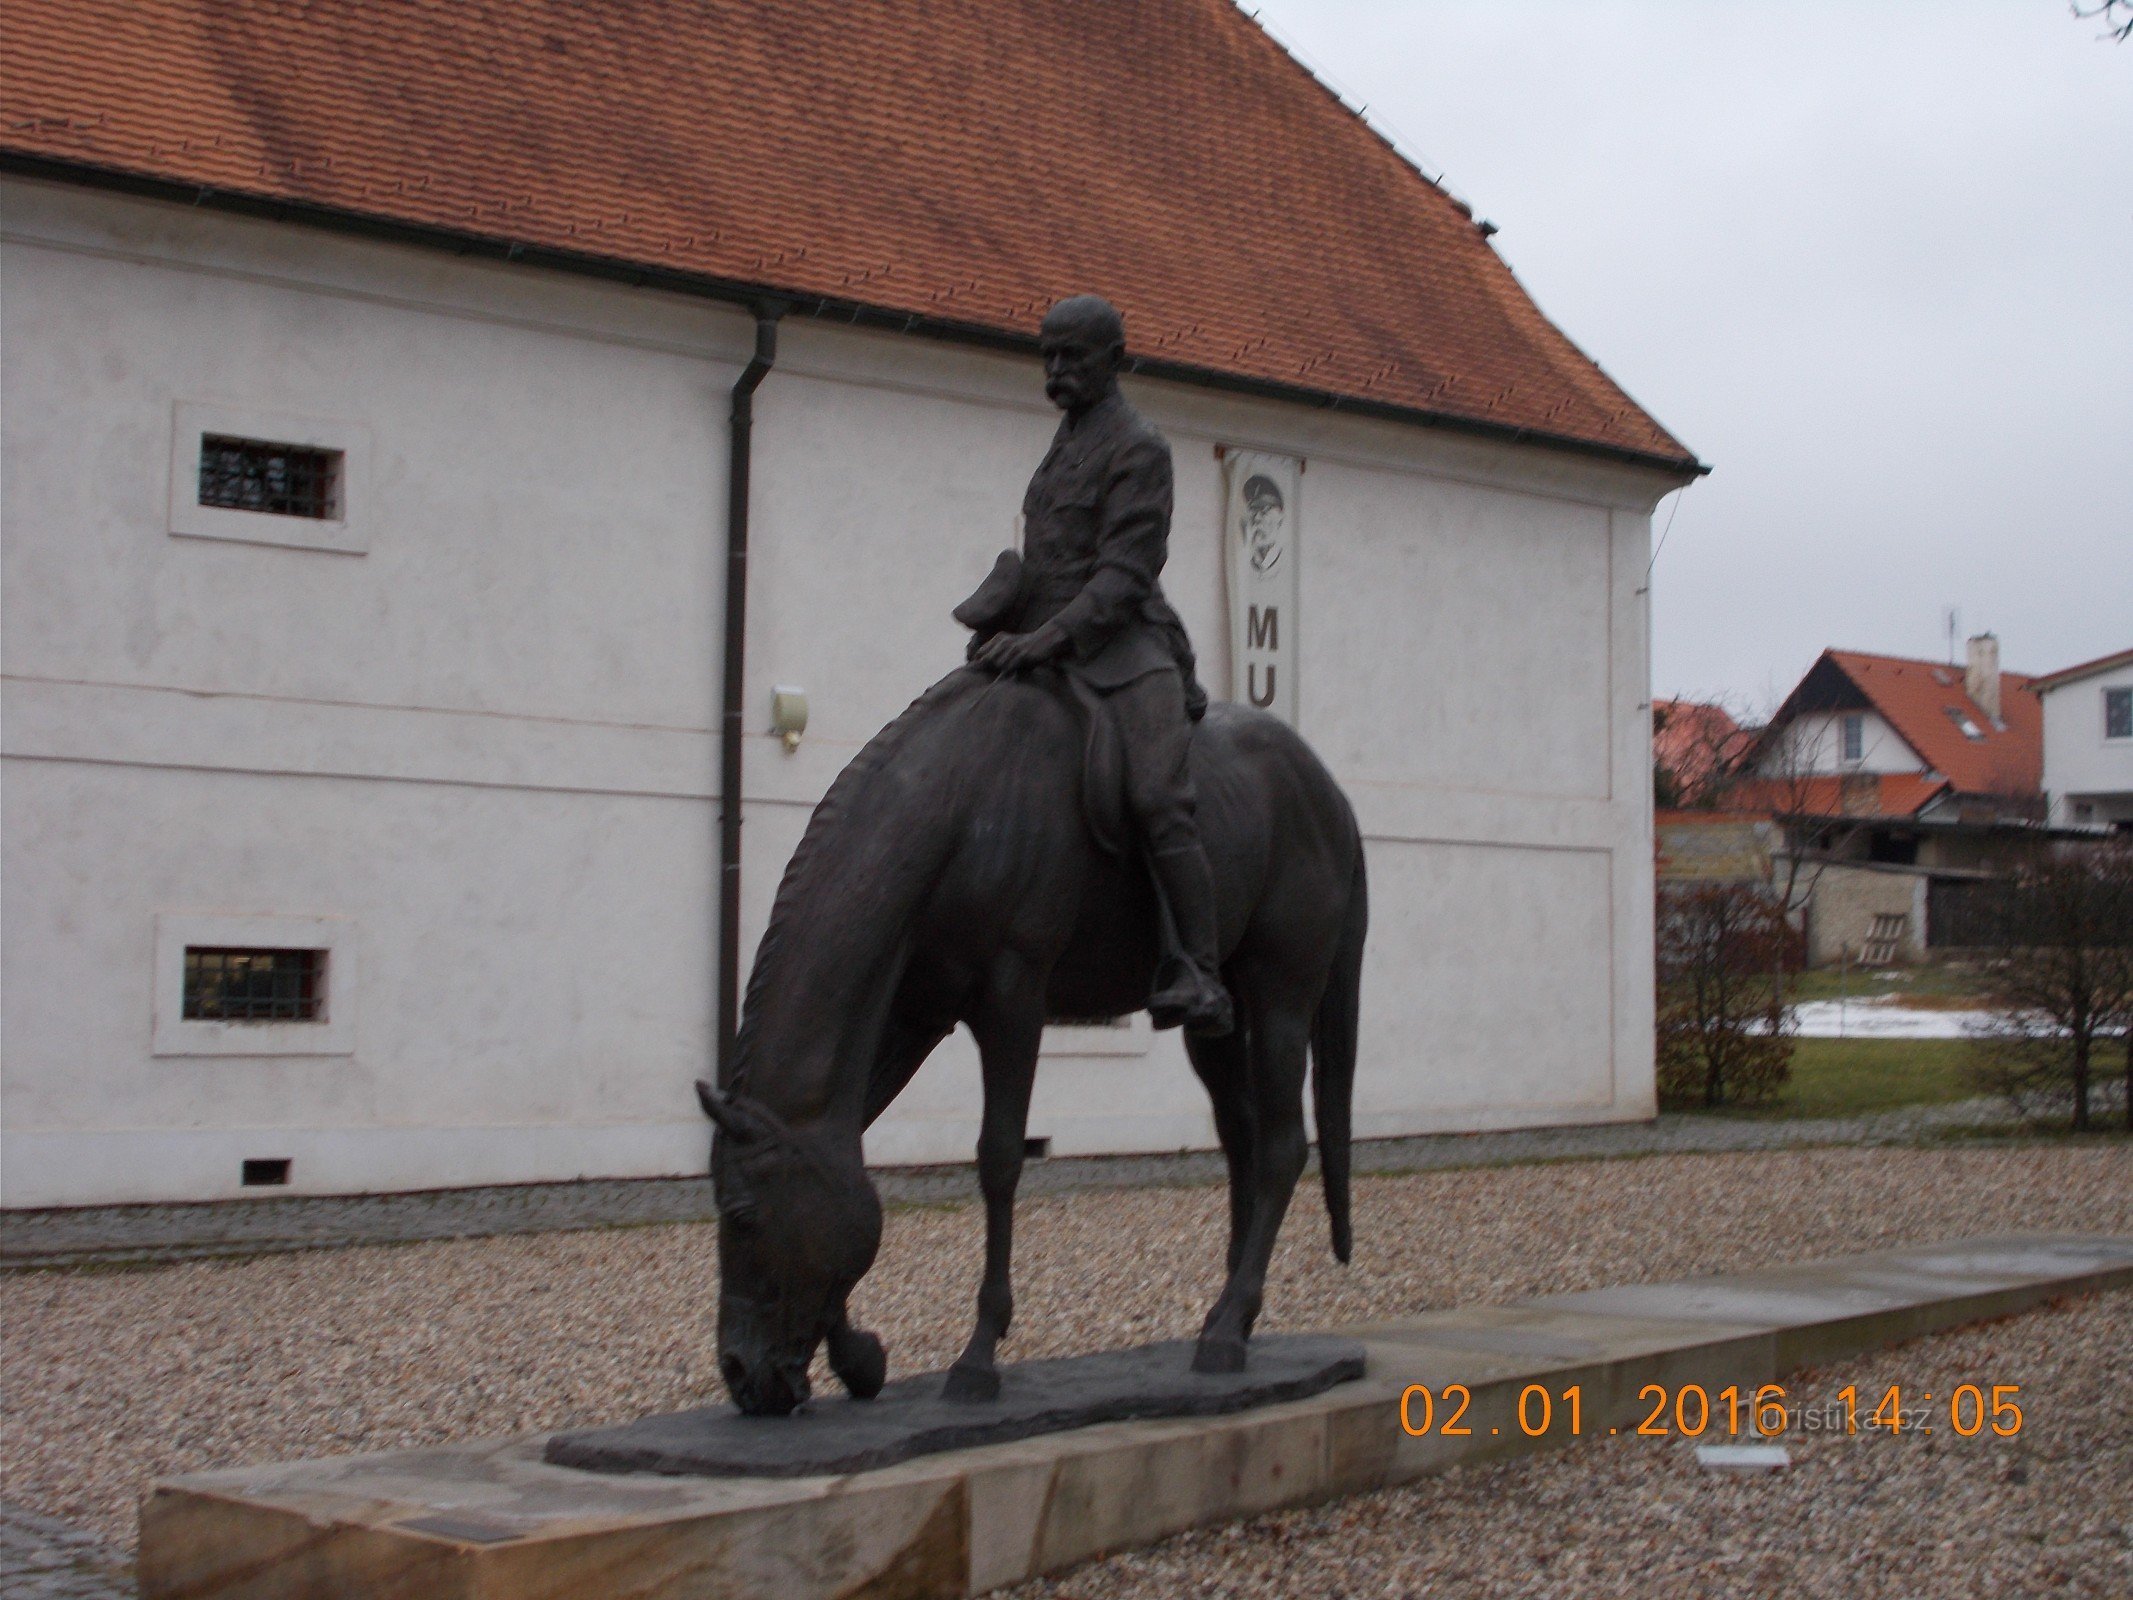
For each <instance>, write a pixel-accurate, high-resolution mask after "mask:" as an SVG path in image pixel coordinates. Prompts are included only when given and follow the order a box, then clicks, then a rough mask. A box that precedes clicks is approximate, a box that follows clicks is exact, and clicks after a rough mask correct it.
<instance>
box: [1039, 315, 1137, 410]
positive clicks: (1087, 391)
mask: <svg viewBox="0 0 2133 1600" xmlns="http://www.w3.org/2000/svg"><path fill="white" fill-rule="evenodd" d="M1037 342H1038V347H1039V348H1040V349H1042V350H1043V352H1044V392H1045V395H1046V397H1047V398H1048V399H1050V401H1051V402H1052V404H1053V405H1055V406H1057V407H1059V408H1060V409H1061V410H1062V411H1064V412H1066V413H1067V414H1068V415H1069V416H1079V415H1081V413H1082V412H1084V411H1086V410H1088V409H1089V407H1091V406H1093V405H1095V404H1096V402H1097V401H1099V400H1101V399H1102V398H1103V397H1104V396H1105V395H1107V394H1109V393H1110V392H1111V390H1112V389H1113V388H1114V387H1115V386H1116V385H1117V383H1118V369H1119V367H1120V366H1121V365H1122V364H1123V363H1124V361H1125V359H1126V322H1125V319H1124V318H1123V317H1121V316H1120V315H1119V314H1118V308H1117V307H1116V306H1114V305H1112V304H1111V302H1110V301H1108V300H1105V299H1103V298H1102V297H1100V296H1098V295H1093V294H1077V295H1074V296H1073V297H1072V298H1070V299H1066V300H1062V301H1060V302H1059V303H1058V304H1057V305H1055V306H1053V307H1052V309H1051V310H1050V311H1048V312H1047V313H1045V318H1044V326H1043V328H1042V329H1041V330H1040V331H1039V333H1038V335H1037Z"/></svg>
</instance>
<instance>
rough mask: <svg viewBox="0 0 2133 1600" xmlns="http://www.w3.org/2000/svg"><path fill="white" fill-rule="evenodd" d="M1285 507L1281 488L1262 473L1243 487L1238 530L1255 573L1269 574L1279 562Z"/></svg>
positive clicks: (1246, 482)
mask: <svg viewBox="0 0 2133 1600" xmlns="http://www.w3.org/2000/svg"><path fill="white" fill-rule="evenodd" d="M1287 509H1288V508H1287V506H1286V505H1285V504H1284V503H1283V501H1282V498H1281V486H1280V485H1279V484H1277V483H1275V482H1274V480H1273V479H1272V478H1270V477H1268V476H1267V475H1266V474H1265V473H1263V472H1255V473H1253V474H1252V476H1251V477H1249V478H1247V479H1246V480H1245V484H1244V521H1243V523H1242V524H1241V526H1240V527H1239V528H1238V532H1239V534H1240V535H1241V536H1242V538H1243V539H1244V545H1245V551H1246V554H1247V556H1248V558H1249V559H1250V561H1251V563H1252V570H1253V571H1254V572H1271V571H1272V570H1273V569H1274V568H1275V567H1276V566H1277V565H1279V564H1280V561H1281V551H1282V543H1283V540H1284V538H1285V530H1284V528H1283V523H1284V521H1285V514H1286V512H1287Z"/></svg>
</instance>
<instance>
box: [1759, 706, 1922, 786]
mask: <svg viewBox="0 0 2133 1600" xmlns="http://www.w3.org/2000/svg"><path fill="white" fill-rule="evenodd" d="M1853 719H1856V720H1857V721H1858V724H1859V730H1858V735H1857V737H1858V748H1859V754H1858V756H1857V757H1856V758H1850V757H1847V756H1846V755H1845V753H1844V748H1845V746H1844V724H1845V723H1846V722H1848V721H1851V720H1853ZM1756 764H1757V767H1758V770H1760V771H1761V772H1762V774H1763V775H1764V776H1765V777H1769V778H1801V777H1808V776H1811V775H1815V774H1823V773H1845V772H1868V773H1896V772H1924V771H1925V770H1926V763H1925V761H1924V760H1923V759H1921V758H1920V756H1919V754H1918V752H1917V751H1916V750H1913V749H1912V748H1911V746H1910V745H1909V743H1907V742H1906V741H1905V739H1904V737H1903V735H1902V734H1900V733H1898V732H1897V731H1896V729H1895V728H1894V727H1893V726H1891V725H1890V723H1889V722H1888V720H1887V719H1886V718H1885V717H1883V716H1882V715H1881V714H1880V713H1879V712H1875V711H1870V710H1864V709H1862V710H1858V711H1807V712H1802V713H1801V714H1800V715H1799V716H1797V717H1795V718H1793V719H1792V721H1791V722H1790V723H1788V724H1786V726H1785V727H1784V728H1782V729H1780V730H1779V731H1778V733H1777V734H1776V735H1775V736H1774V737H1773V738H1772V739H1771V740H1770V743H1769V745H1768V747H1767V748H1766V749H1765V750H1764V751H1763V753H1762V755H1761V757H1760V758H1759V759H1758V761H1757V763H1756Z"/></svg>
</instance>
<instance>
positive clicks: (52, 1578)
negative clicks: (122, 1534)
mask: <svg viewBox="0 0 2133 1600" xmlns="http://www.w3.org/2000/svg"><path fill="white" fill-rule="evenodd" d="M136 1592H137V1591H136V1590H135V1588H134V1583H133V1563H132V1562H130V1561H128V1560H127V1559H126V1557H125V1556H124V1554H122V1553H121V1552H120V1551H118V1550H115V1549H113V1548H112V1547H111V1546H110V1545H108V1544H106V1543H104V1541H103V1540H101V1539H98V1538H95V1537H94V1536H92V1535H90V1534H86V1533H83V1532H82V1531H81V1530H80V1529H78V1528H72V1527H69V1526H68V1525H67V1524H66V1523H64V1522H60V1521H57V1520H55V1519H54V1518H51V1517H41V1516H39V1515H38V1514H37V1513H36V1512H34V1511H26V1510H24V1509H23V1508H22V1507H21V1506H17V1505H11V1504H9V1503H8V1502H7V1501H5V1500H0V1597H5V1600H133V1597H134V1595H135V1593H136Z"/></svg>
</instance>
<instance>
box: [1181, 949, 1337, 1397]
mask: <svg viewBox="0 0 2133 1600" xmlns="http://www.w3.org/2000/svg"><path fill="white" fill-rule="evenodd" d="M1247 995H1248V999H1247V1001H1246V1010H1247V1011H1248V1013H1249V1015H1250V1019H1251V1020H1250V1023H1249V1030H1248V1037H1249V1040H1250V1043H1249V1047H1248V1048H1249V1060H1250V1063H1251V1071H1250V1077H1249V1082H1250V1096H1251V1098H1250V1109H1251V1131H1252V1138H1251V1156H1252V1159H1251V1205H1250V1213H1249V1220H1248V1221H1247V1222H1246V1225H1245V1230H1244V1241H1243V1245H1242V1247H1241V1248H1239V1247H1238V1246H1237V1245H1236V1244H1235V1243H1234V1241H1233V1242H1232V1245H1231V1249H1230V1262H1231V1266H1230V1274H1229V1282H1228V1283H1226V1284H1225V1285H1223V1288H1222V1295H1221V1298H1220V1299H1218V1300H1217V1301H1216V1302H1215V1304H1214V1309H1213V1310H1211V1311H1209V1312H1208V1314H1207V1321H1206V1324H1205V1325H1204V1326H1203V1327H1202V1328H1201V1330H1200V1344H1199V1348H1198V1349H1197V1350H1195V1351H1194V1352H1193V1359H1192V1365H1193V1370H1194V1371H1195V1372H1242V1371H1243V1370H1244V1348H1245V1341H1246V1340H1247V1339H1249V1338H1250V1337H1251V1335H1252V1324H1253V1323H1255V1322H1256V1321H1258V1319H1259V1305H1260V1301H1261V1299H1262V1298H1263V1297H1264V1296H1265V1293H1266V1274H1267V1266H1268V1263H1270V1262H1271V1261H1272V1260H1273V1257H1274V1240H1275V1237H1276V1236H1277V1235H1278V1234H1279V1233H1280V1232H1281V1219H1282V1218H1283V1216H1285V1215H1286V1214H1287V1212H1288V1209H1289V1197H1290V1196H1291V1195H1293V1194H1294V1193H1295V1192H1296V1180H1297V1179H1298V1178H1300V1177H1302V1176H1303V1169H1304V1162H1305V1159H1306V1158H1307V1157H1308V1155H1309V1153H1310V1142H1309V1140H1308V1139H1307V1137H1306V1136H1305V1131H1304V1120H1303V1087H1304V1061H1305V1052H1306V1050H1307V1048H1308V1047H1309V1044H1310V1032H1311V1029H1310V1015H1309V1013H1308V1011H1307V1010H1305V1009H1304V1008H1302V1007H1291V1006H1282V1005H1274V1004H1269V1003H1267V1002H1265V1001H1264V1000H1262V999H1260V998H1258V997H1257V996H1253V995H1251V990H1250V986H1247ZM1232 1204H1233V1211H1232V1215H1233V1216H1234V1215H1235V1212H1234V1201H1233V1202H1232Z"/></svg>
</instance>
